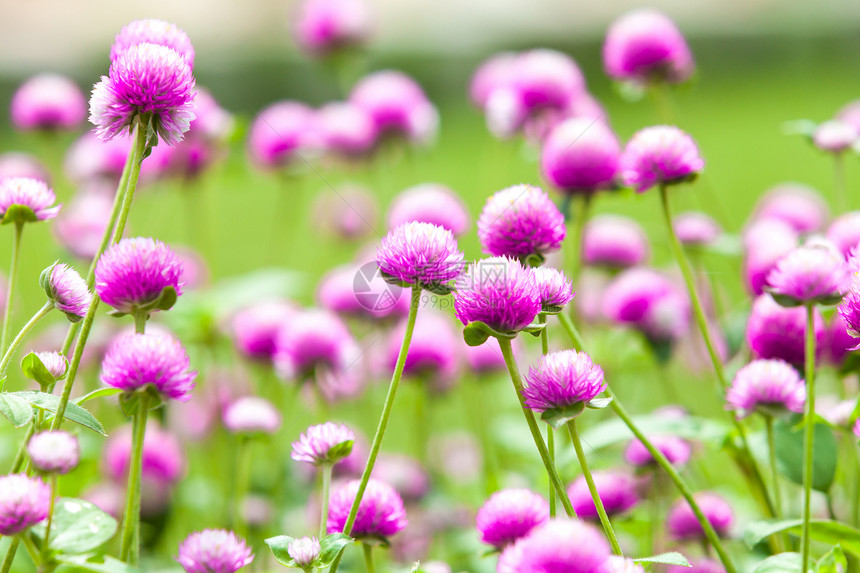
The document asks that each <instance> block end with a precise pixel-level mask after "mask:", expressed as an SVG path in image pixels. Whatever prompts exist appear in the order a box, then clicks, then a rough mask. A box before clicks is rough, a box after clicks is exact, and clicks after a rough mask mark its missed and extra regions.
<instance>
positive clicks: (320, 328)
mask: <svg viewBox="0 0 860 573" xmlns="http://www.w3.org/2000/svg"><path fill="white" fill-rule="evenodd" d="M357 358H358V348H357V346H356V344H355V340H354V339H353V338H352V335H351V334H350V332H349V330H348V329H347V328H346V325H345V324H344V323H343V321H342V320H341V319H340V318H338V316H337V315H336V314H333V313H331V312H328V311H325V310H319V309H308V310H305V311H302V312H300V313H297V314H296V315H295V316H293V318H292V319H291V320H290V321H289V322H286V323H283V324H282V325H281V328H280V330H279V331H278V334H277V337H276V338H275V355H274V362H275V368H276V370H277V372H278V374H279V375H280V376H282V377H283V378H287V379H292V378H295V379H299V380H304V379H306V378H308V377H310V376H312V375H313V374H315V373H316V374H319V372H316V371H317V370H326V371H331V372H334V373H342V372H344V371H345V370H347V369H348V368H349V367H350V366H352V364H353V363H354V362H355V360H357Z"/></svg>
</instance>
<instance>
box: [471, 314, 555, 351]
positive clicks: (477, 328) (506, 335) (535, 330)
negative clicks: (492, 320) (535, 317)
mask: <svg viewBox="0 0 860 573" xmlns="http://www.w3.org/2000/svg"><path fill="white" fill-rule="evenodd" d="M544 328H546V324H544V323H532V324H530V325H528V326H526V327H525V328H523V329H521V330H519V331H509V332H500V331H498V330H494V329H493V328H492V327H491V326H490V325H488V324H487V323H486V322H481V321H480V320H475V321H472V322H470V323H469V324H467V325H466V326H465V327H464V328H463V340H465V341H466V344H468V345H469V346H480V345H482V344H483V343H485V342H486V341H487V340H488V339H489V338H490V337H493V338H496V339H499V340H513V339H514V338H516V337H517V332H528V333H529V334H531V335H532V336H535V337H537V336H540V333H541V330H543V329H544Z"/></svg>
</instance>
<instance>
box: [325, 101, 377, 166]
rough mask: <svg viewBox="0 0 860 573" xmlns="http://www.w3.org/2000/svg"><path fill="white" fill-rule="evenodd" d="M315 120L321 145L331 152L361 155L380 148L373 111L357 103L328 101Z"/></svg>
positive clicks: (347, 155)
mask: <svg viewBox="0 0 860 573" xmlns="http://www.w3.org/2000/svg"><path fill="white" fill-rule="evenodd" d="M315 120H316V125H317V129H318V130H319V138H320V145H321V146H322V148H323V149H325V151H326V152H328V153H333V154H335V155H340V156H343V157H361V156H364V155H367V154H369V153H370V152H372V151H373V149H374V148H375V147H376V136H377V129H376V124H375V123H374V121H373V118H372V117H371V116H370V114H369V113H367V112H366V111H365V110H364V109H363V108H360V107H358V106H357V105H355V104H352V103H349V102H334V103H330V104H326V105H324V106H323V107H321V108H320V109H319V110H317V112H316V119H315Z"/></svg>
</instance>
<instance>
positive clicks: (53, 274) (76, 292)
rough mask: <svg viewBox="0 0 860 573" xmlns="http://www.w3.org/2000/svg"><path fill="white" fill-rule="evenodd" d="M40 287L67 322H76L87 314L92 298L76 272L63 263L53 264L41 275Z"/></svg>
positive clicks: (85, 284)
mask: <svg viewBox="0 0 860 573" xmlns="http://www.w3.org/2000/svg"><path fill="white" fill-rule="evenodd" d="M41 282H42V286H43V287H44V289H45V293H46V294H47V295H48V299H49V300H50V301H51V302H53V303H54V308H56V309H57V310H59V311H60V312H62V313H64V314H65V315H66V316H67V317H68V318H69V320H71V321H72V322H77V321H79V320H80V319H82V318H83V317H84V315H86V314H87V309H89V307H90V301H91V300H92V298H93V296H92V294H90V291H89V289H88V288H87V283H86V282H85V281H84V279H82V278H81V275H79V274H78V271H76V270H75V269H73V268H71V267H70V266H68V265H66V264H63V263H54V264H53V265H51V266H50V267H48V268H47V269H45V271H44V272H43V273H42V278H41Z"/></svg>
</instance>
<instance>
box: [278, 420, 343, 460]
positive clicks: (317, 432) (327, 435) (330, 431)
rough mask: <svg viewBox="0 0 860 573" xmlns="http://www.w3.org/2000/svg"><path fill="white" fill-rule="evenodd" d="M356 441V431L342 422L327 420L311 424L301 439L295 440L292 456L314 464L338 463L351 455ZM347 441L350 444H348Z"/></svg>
mask: <svg viewBox="0 0 860 573" xmlns="http://www.w3.org/2000/svg"><path fill="white" fill-rule="evenodd" d="M354 442H355V432H353V431H352V430H350V429H349V428H347V427H346V426H344V425H342V424H335V423H334V422H326V423H325V424H319V425H317V426H311V427H310V428H308V429H307V430H306V431H305V433H304V434H302V435H300V436H299V440H298V441H297V442H293V452H292V454H290V457H291V458H293V459H294V460H295V461H297V462H305V463H307V464H311V465H314V466H321V465H323V464H336V463H338V462H339V461H341V460H342V459H344V458H345V457H348V456H349V454H350V452H351V451H352V443H354ZM347 443H350V444H349V445H348V446H347V445H345V444H347Z"/></svg>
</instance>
